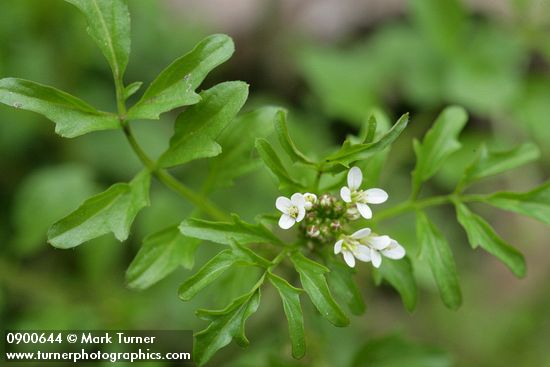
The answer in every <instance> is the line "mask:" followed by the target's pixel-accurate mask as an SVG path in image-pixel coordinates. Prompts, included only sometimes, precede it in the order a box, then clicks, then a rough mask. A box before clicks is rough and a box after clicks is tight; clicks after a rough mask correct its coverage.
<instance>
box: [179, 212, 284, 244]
mask: <svg viewBox="0 0 550 367" xmlns="http://www.w3.org/2000/svg"><path fill="white" fill-rule="evenodd" d="M232 219H233V221H232V222H211V221H207V220H202V219H187V220H184V221H183V222H182V223H181V224H180V226H179V229H180V231H181V233H183V234H184V235H185V236H189V237H194V238H199V239H201V240H205V241H212V242H215V243H221V244H223V245H230V244H232V243H233V242H238V243H240V244H247V243H275V244H280V243H281V240H279V239H278V238H277V237H275V235H274V234H273V233H271V232H270V231H269V229H267V228H266V227H265V226H264V225H263V224H261V223H258V224H250V223H246V222H245V221H242V220H241V219H240V218H239V217H238V216H237V215H236V214H233V215H232Z"/></svg>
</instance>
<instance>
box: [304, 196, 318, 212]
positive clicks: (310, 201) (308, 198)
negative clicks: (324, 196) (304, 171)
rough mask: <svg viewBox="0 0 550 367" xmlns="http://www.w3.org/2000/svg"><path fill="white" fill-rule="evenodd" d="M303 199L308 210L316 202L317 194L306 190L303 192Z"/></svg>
mask: <svg viewBox="0 0 550 367" xmlns="http://www.w3.org/2000/svg"><path fill="white" fill-rule="evenodd" d="M304 199H305V200H306V203H305V208H306V210H310V209H311V208H312V207H313V205H315V203H316V202H317V195H315V194H312V193H310V192H306V193H305V194H304Z"/></svg>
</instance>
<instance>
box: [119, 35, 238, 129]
mask: <svg viewBox="0 0 550 367" xmlns="http://www.w3.org/2000/svg"><path fill="white" fill-rule="evenodd" d="M234 50H235V46H234V45H233V41H232V40H231V38H230V37H229V36H226V35H222V34H216V35H212V36H209V37H207V38H205V39H204V40H202V41H201V42H199V43H198V44H197V45H196V46H195V48H194V49H193V50H191V51H190V52H189V53H187V54H186V55H184V56H182V57H180V58H178V59H176V60H175V61H174V62H173V63H171V64H170V65H169V66H168V67H167V68H166V69H164V70H163V71H162V72H161V73H160V74H159V76H158V77H157V78H156V79H155V80H153V82H152V83H151V85H149V87H148V88H147V90H146V91H145V93H144V94H143V96H142V97H141V99H140V100H139V101H138V102H137V103H136V104H135V105H134V106H132V108H130V110H129V111H128V119H131V120H136V119H154V120H156V119H158V118H159V116H160V114H161V113H163V112H167V111H170V110H173V109H174V108H177V107H181V106H188V105H192V104H195V103H197V102H199V101H200V99H201V97H200V96H199V95H198V94H197V93H195V89H196V88H197V87H198V86H199V85H200V84H201V83H202V81H203V80H204V78H205V77H206V75H208V73H209V72H210V71H211V70H212V69H214V68H215V67H216V66H218V65H220V64H222V63H223V62H224V61H226V60H227V59H229V58H230V57H231V55H232V54H233V51H234Z"/></svg>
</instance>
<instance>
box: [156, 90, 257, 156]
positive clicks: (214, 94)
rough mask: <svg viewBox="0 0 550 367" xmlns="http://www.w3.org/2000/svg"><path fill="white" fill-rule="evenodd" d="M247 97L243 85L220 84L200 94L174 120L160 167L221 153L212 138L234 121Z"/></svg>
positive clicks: (220, 148) (220, 149) (219, 147)
mask: <svg viewBox="0 0 550 367" xmlns="http://www.w3.org/2000/svg"><path fill="white" fill-rule="evenodd" d="M247 96H248V85H247V84H246V83H244V82H226V83H220V84H217V85H216V86H214V87H212V88H210V89H208V90H206V91H204V92H202V93H201V97H202V100H201V101H200V102H199V103H197V104H196V105H193V106H191V107H189V108H188V109H187V110H185V111H184V112H183V113H182V114H181V115H179V117H178V119H177V120H176V125H175V132H174V136H172V138H171V139H170V147H169V148H168V150H167V151H166V152H164V154H163V155H162V156H161V157H160V159H159V164H160V165H161V167H172V166H176V165H179V164H183V163H186V162H189V161H192V160H194V159H198V158H206V157H215V156H217V155H218V154H220V153H221V151H222V147H221V146H220V145H219V144H218V143H216V141H215V140H214V139H216V138H217V137H218V136H219V135H220V133H221V132H222V131H223V130H224V129H225V128H226V127H227V125H229V123H230V122H231V121H233V119H234V118H235V116H236V115H237V113H238V112H239V110H240V109H241V107H242V106H243V105H244V102H245V101H246V98H247Z"/></svg>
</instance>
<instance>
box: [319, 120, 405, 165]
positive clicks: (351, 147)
mask: <svg viewBox="0 0 550 367" xmlns="http://www.w3.org/2000/svg"><path fill="white" fill-rule="evenodd" d="M408 123H409V114H408V113H406V114H404V115H403V116H401V117H400V118H399V120H397V122H396V123H395V125H393V127H392V128H391V129H390V130H389V131H388V132H387V133H386V134H384V135H383V136H382V137H381V138H380V139H379V140H377V141H375V142H374V143H361V144H352V143H351V141H350V140H346V141H345V142H344V144H343V145H342V148H340V150H339V151H337V152H336V153H334V154H331V155H330V156H328V157H327V158H326V162H327V163H339V164H341V165H343V166H344V167H349V166H350V165H351V164H353V162H356V161H361V160H363V159H367V158H369V157H371V156H372V155H374V154H376V153H378V152H381V151H382V150H384V149H385V148H387V147H388V146H390V145H391V144H392V143H393V142H394V141H395V140H396V139H397V138H398V137H399V135H401V133H402V132H403V130H404V129H405V128H406V127H407V124H408Z"/></svg>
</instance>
